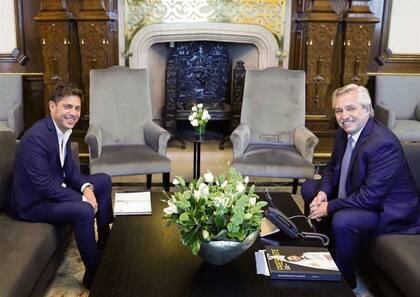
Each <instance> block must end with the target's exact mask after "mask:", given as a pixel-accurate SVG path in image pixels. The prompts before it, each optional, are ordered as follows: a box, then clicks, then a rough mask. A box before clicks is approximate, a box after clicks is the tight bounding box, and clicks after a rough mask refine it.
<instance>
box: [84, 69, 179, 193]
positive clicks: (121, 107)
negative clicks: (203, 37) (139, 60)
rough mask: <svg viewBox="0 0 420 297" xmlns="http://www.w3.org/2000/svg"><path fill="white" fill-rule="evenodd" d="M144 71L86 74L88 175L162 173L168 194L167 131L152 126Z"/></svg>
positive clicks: (149, 182)
mask: <svg viewBox="0 0 420 297" xmlns="http://www.w3.org/2000/svg"><path fill="white" fill-rule="evenodd" d="M151 104H152V103H151V98H150V89H149V78H148V74H147V70H146V69H130V68H126V67H122V66H113V67H110V68H107V69H97V70H92V71H91V73H90V123H89V129H88V132H87V134H86V137H85V142H86V143H87V144H88V146H89V155H90V170H91V173H98V172H104V173H107V174H109V175H110V176H127V175H142V174H146V175H147V188H150V187H151V183H152V174H154V173H163V184H164V187H165V190H169V173H170V160H169V159H168V158H167V157H166V146H167V143H168V140H169V138H170V136H171V135H170V133H169V132H167V131H166V130H164V129H163V128H161V127H160V126H158V125H157V124H155V123H154V122H153V118H152V105H151Z"/></svg>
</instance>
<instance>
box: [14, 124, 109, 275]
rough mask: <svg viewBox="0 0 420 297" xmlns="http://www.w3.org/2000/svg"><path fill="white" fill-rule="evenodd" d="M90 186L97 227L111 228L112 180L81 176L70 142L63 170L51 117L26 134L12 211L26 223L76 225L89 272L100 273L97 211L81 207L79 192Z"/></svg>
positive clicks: (20, 149) (16, 170) (86, 205)
mask: <svg viewBox="0 0 420 297" xmlns="http://www.w3.org/2000/svg"><path fill="white" fill-rule="evenodd" d="M63 183H65V184H66V186H67V187H66V188H64V187H63V186H62V184H63ZM85 183H91V184H92V185H93V186H94V188H95V197H96V199H97V203H98V212H97V214H96V219H97V224H98V227H99V226H105V225H108V224H110V223H111V222H112V221H113V213H112V201H111V189H112V183H111V179H110V177H109V176H107V175H105V174H95V175H91V176H84V175H82V174H81V173H80V171H79V168H77V167H76V166H75V163H74V160H73V157H72V153H71V150H70V141H68V142H67V145H66V157H65V160H64V165H63V167H62V166H61V163H60V156H59V146H58V138H57V132H56V128H55V126H54V123H53V121H52V119H51V117H47V118H45V119H42V120H40V121H38V122H37V123H35V124H34V125H33V126H32V127H31V128H30V129H29V130H28V131H26V133H25V134H24V136H23V137H22V140H21V141H20V144H19V146H18V149H17V152H16V160H15V167H14V176H13V187H12V195H11V199H10V201H9V208H10V211H11V212H12V214H13V215H15V216H16V217H17V218H18V219H21V220H26V221H32V222H47V223H51V224H71V225H72V226H73V227H74V233H75V238H76V242H77V245H78V247H79V251H80V255H81V257H82V260H83V262H84V263H85V266H86V267H95V266H96V265H97V264H98V252H97V250H96V241H95V232H94V221H95V214H94V209H93V207H92V206H91V205H90V204H89V203H87V202H83V201H82V193H81V192H80V190H81V187H82V185H83V184H85Z"/></svg>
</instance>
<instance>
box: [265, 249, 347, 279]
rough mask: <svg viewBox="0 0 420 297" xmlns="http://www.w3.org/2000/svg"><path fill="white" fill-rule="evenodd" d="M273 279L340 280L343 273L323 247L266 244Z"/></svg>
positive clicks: (266, 253) (266, 254)
mask: <svg viewBox="0 0 420 297" xmlns="http://www.w3.org/2000/svg"><path fill="white" fill-rule="evenodd" d="M265 256H266V260H267V265H268V268H269V270H270V276H271V278H272V279H288V280H322V281H339V280H341V273H340V271H339V270H338V267H337V265H336V264H335V262H334V260H333V258H332V256H331V254H330V253H329V252H328V250H327V249H326V248H323V247H305V246H266V247H265Z"/></svg>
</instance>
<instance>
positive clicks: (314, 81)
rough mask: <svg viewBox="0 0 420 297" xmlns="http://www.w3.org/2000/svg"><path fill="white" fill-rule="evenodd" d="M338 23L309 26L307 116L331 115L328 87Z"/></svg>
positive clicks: (307, 46) (309, 24)
mask: <svg viewBox="0 0 420 297" xmlns="http://www.w3.org/2000/svg"><path fill="white" fill-rule="evenodd" d="M337 28H338V23H337V22H331V23H328V22H325V23H319V22H313V23H312V22H311V23H308V24H307V38H306V87H307V90H306V92H307V95H306V98H307V102H306V112H307V114H329V113H330V112H329V111H330V105H329V102H330V100H329V94H328V87H329V85H330V83H331V78H332V76H333V68H332V66H333V57H334V50H335V48H336V47H335V38H336V35H337Z"/></svg>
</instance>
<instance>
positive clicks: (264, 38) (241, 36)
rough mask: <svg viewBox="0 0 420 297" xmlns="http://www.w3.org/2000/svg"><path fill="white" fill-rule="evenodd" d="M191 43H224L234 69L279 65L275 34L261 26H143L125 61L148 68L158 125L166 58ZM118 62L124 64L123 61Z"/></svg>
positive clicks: (199, 24) (132, 42)
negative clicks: (178, 45) (183, 45)
mask: <svg viewBox="0 0 420 297" xmlns="http://www.w3.org/2000/svg"><path fill="white" fill-rule="evenodd" d="M192 41H200V42H205V41H213V42H218V43H223V44H224V45H225V46H226V48H227V52H228V54H229V59H230V61H231V65H233V66H234V68H235V66H236V65H237V64H238V63H242V62H243V64H242V65H245V67H246V68H247V69H263V68H266V67H271V66H278V65H279V56H278V54H279V52H280V50H279V47H278V43H277V41H276V39H275V37H274V35H273V34H272V33H271V32H270V31H269V30H267V29H265V28H264V27H262V26H258V25H249V24H230V23H169V24H153V25H148V26H145V27H144V28H142V29H141V30H140V31H138V32H137V33H136V35H135V36H134V37H133V39H132V41H131V43H130V47H129V49H130V50H129V51H130V53H131V56H130V57H129V61H128V62H129V67H131V68H148V69H149V76H150V89H151V97H152V110H153V118H154V120H155V121H157V122H160V124H161V125H163V119H164V117H163V116H164V114H165V101H166V99H165V85H166V83H165V70H166V68H167V65H166V64H167V62H168V56H169V55H170V52H171V51H172V49H173V47H172V46H176V45H177V44H178V43H183V42H192ZM120 63H121V64H122V65H124V64H125V61H124V59H122V60H121V61H120ZM228 79H229V80H233V79H234V75H233V74H232V75H231V74H229V78H228ZM229 92H230V91H228V93H229ZM233 93H235V90H233ZM228 95H230V93H229V94H228ZM231 100H233V98H231ZM231 110H232V108H231Z"/></svg>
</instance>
